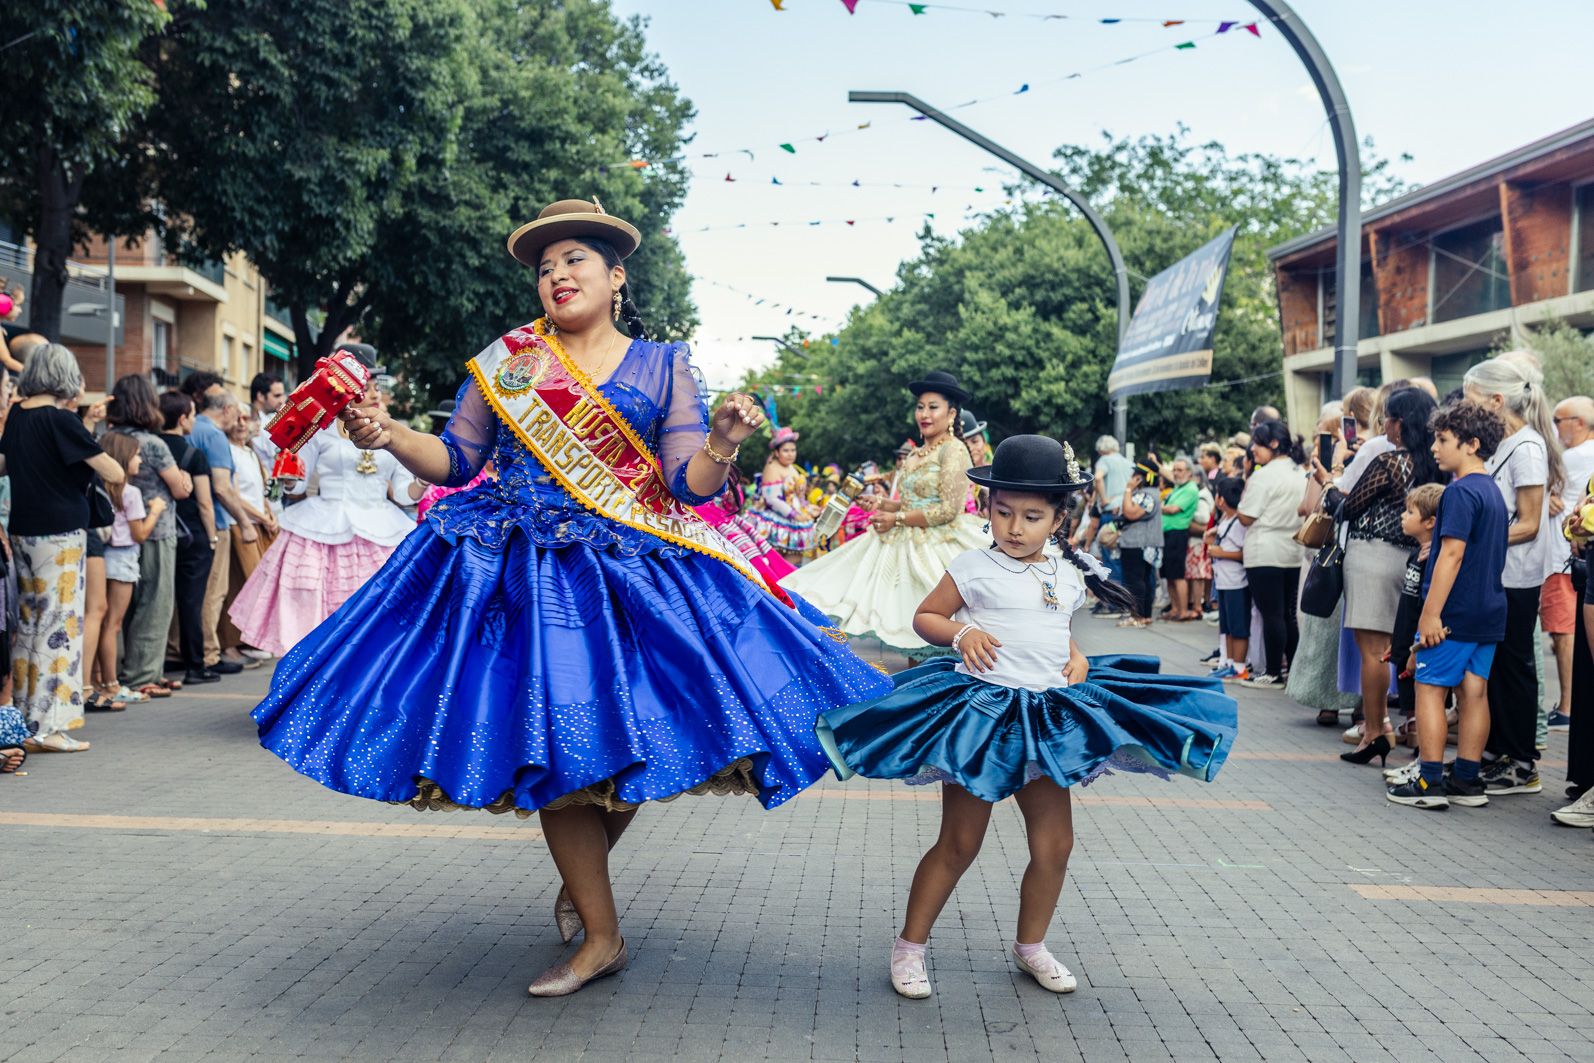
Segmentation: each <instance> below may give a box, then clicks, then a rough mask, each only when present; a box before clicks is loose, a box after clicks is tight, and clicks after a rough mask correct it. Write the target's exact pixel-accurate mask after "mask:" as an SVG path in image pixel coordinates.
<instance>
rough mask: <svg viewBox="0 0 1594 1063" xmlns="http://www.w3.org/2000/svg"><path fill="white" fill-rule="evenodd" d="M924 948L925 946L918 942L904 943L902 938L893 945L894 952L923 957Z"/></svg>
mask: <svg viewBox="0 0 1594 1063" xmlns="http://www.w3.org/2000/svg"><path fill="white" fill-rule="evenodd" d="M924 948H925V946H924V945H922V944H919V943H918V942H914V941H904V940H903V939H902V938H897V940H896V941H894V942H893V943H892V945H891V951H892V952H907V953H912V954H914V955H923V954H924Z"/></svg>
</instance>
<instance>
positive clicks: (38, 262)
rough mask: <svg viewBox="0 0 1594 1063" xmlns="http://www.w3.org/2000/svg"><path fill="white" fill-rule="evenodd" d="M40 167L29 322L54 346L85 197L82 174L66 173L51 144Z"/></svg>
mask: <svg viewBox="0 0 1594 1063" xmlns="http://www.w3.org/2000/svg"><path fill="white" fill-rule="evenodd" d="M38 168H39V218H38V224H37V225H36V226H35V227H34V232H33V241H34V244H35V251H34V257H33V292H32V293H31V296H30V300H29V306H30V309H29V312H28V323H29V327H31V328H32V329H33V331H35V332H38V333H41V334H42V335H43V336H45V337H46V338H47V339H49V340H50V342H51V343H59V342H60V340H61V302H62V299H63V295H64V293H65V291H66V281H67V272H66V262H67V259H68V258H69V257H70V256H71V254H72V217H73V215H75V214H76V213H77V205H78V199H79V198H80V197H81V196H82V194H83V175H82V174H77V175H75V176H74V175H72V174H69V173H67V172H66V168H65V167H64V166H63V165H62V163H61V161H60V159H58V158H57V157H56V154H55V150H54V149H53V148H51V147H49V146H48V145H46V146H44V147H42V148H40V149H39V156H38Z"/></svg>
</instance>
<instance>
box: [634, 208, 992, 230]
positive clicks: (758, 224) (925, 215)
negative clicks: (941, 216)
mask: <svg viewBox="0 0 1594 1063" xmlns="http://www.w3.org/2000/svg"><path fill="white" fill-rule="evenodd" d="M974 213H975V208H974V204H972V203H970V204H969V205H967V206H966V207H964V208H963V214H962V219H963V220H965V221H966V220H968V219H969V218H971V217H972V216H973V215H974ZM935 217H936V215H935V212H934V211H929V210H926V211H919V212H916V213H904V214H883V215H879V216H876V217H872V218H815V219H811V220H803V219H795V220H793V219H788V220H785V221H744V222H735V223H728V224H725V225H702V226H698V227H696V228H692V229H673V228H666V229H665V230H664V235H666V236H681V235H684V234H690V233H718V232H730V231H732V230H736V229H780V228H786V229H817V228H820V227H822V226H837V225H840V226H844V227H846V228H849V229H852V228H856V227H858V226H859V225H868V224H885V225H891V224H894V223H895V222H896V221H897V220H898V219H901V220H903V221H917V220H919V219H923V220H925V221H934V220H935Z"/></svg>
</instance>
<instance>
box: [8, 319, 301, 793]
mask: <svg viewBox="0 0 1594 1063" xmlns="http://www.w3.org/2000/svg"><path fill="white" fill-rule="evenodd" d="M7 339H8V342H7V346H6V348H5V350H4V351H3V353H0V461H3V463H4V464H3V469H0V472H3V474H4V475H3V477H0V563H3V565H4V576H5V578H3V579H0V596H3V597H4V599H5V600H4V602H3V608H0V622H3V625H4V631H3V632H0V657H3V661H0V664H3V665H4V669H3V673H0V674H3V675H4V676H5V678H4V681H3V684H4V685H3V686H0V771H7V772H9V771H15V770H16V769H17V768H18V767H20V766H21V764H22V761H23V759H24V756H25V754H26V753H30V752H31V753H44V752H49V753H77V752H85V751H87V750H89V748H90V742H89V741H87V740H85V739H83V738H80V737H78V736H77V735H76V734H75V732H77V731H79V729H81V728H82V727H83V726H84V724H85V714H86V713H90V714H92V713H113V712H124V711H126V710H127V709H128V708H129V706H132V705H135V704H138V703H141V702H147V701H151V700H155V699H166V698H171V697H173V696H174V695H176V694H177V693H178V692H179V691H181V690H183V689H185V688H187V687H190V686H197V685H205V684H211V683H216V682H219V681H221V680H222V678H223V677H225V676H229V675H235V674H237V673H240V672H242V671H245V670H248V669H256V668H259V667H260V666H261V665H262V663H263V662H265V661H268V660H270V659H271V654H269V653H267V652H266V651H264V650H261V649H259V648H256V647H254V646H251V645H249V644H247V643H246V642H245V641H244V640H243V639H242V637H241V636H240V634H239V632H238V630H237V629H236V628H235V627H234V626H233V625H232V623H231V621H230V620H229V619H228V617H227V607H228V606H229V604H230V603H231V601H232V599H233V598H234V597H235V596H236V595H237V594H238V592H239V590H240V588H241V587H242V585H243V583H244V581H245V580H247V579H248V577H249V575H250V574H251V573H252V572H253V571H254V568H255V566H256V565H258V564H259V562H260V558H261V555H262V553H263V552H264V550H265V548H266V546H267V545H268V544H269V543H270V542H271V540H272V539H273V538H274V537H275V535H276V533H277V528H278V526H277V517H278V514H280V512H281V510H282V492H283V489H284V487H285V486H286V487H288V488H292V487H293V486H295V485H294V484H293V483H292V482H291V481H290V482H286V483H285V482H284V481H280V480H273V479H272V477H271V475H270V468H271V463H272V461H273V459H274V457H275V447H274V446H273V445H272V443H271V441H270V439H269V438H268V437H267V436H266V435H265V433H264V431H263V428H262V425H263V423H264V422H265V421H266V420H268V419H269V418H270V417H271V415H272V414H274V413H275V412H276V411H277V410H278V409H279V408H280V407H281V405H282V403H283V401H284V398H285V391H284V387H283V384H282V381H281V380H280V379H279V378H277V377H276V376H274V375H272V374H269V373H262V374H260V375H258V376H256V377H255V378H254V380H253V381H252V382H251V384H250V389H249V391H250V401H249V403H248V404H247V405H245V404H244V403H242V402H241V401H239V399H238V398H237V397H235V396H234V394H233V393H232V392H231V391H229V390H228V388H227V387H226V386H225V384H224V383H223V381H222V380H221V378H220V377H218V376H216V375H215V374H213V373H207V372H197V373H194V374H192V375H190V376H188V377H187V378H186V379H184V380H183V382H182V386H181V387H180V388H179V389H174V390H170V391H166V392H164V393H158V392H157V391H156V389H155V387H154V386H153V385H152V384H151V383H150V378H149V377H147V376H143V375H129V376H124V377H122V378H121V379H119V380H117V381H116V382H115V384H114V385H113V387H112V389H111V391H110V393H109V394H108V395H105V396H97V395H86V394H85V392H84V385H83V377H82V374H81V371H80V370H79V367H78V363H77V359H76V357H75V356H74V355H73V354H72V352H71V351H70V350H69V349H67V348H66V347H64V346H61V345H58V344H52V343H48V342H46V341H45V340H44V339H43V338H42V337H39V336H36V335H18V336H8V338H7Z"/></svg>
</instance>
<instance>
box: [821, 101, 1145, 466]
mask: <svg viewBox="0 0 1594 1063" xmlns="http://www.w3.org/2000/svg"><path fill="white" fill-rule="evenodd" d="M847 101H848V102H849V103H901V104H906V105H907V106H909V107H911V108H913V109H914V110H915V111H918V112H919V113H920V114H922V115H924V116H925V117H926V118H928V119H930V121H932V122H935V123H937V124H939V125H941V126H944V127H945V128H947V129H950V130H951V131H952V132H954V133H956V134H957V135H958V136H960V137H962V138H963V139H964V140H967V141H968V142H969V143H971V144H973V145H974V146H976V147H978V148H983V149H984V150H985V151H988V152H990V153H991V154H992V155H995V156H996V157H997V158H998V159H1001V160H1002V161H1003V162H1005V163H1007V164H1008V165H1009V166H1012V167H1014V168H1015V169H1017V170H1019V171H1020V172H1022V173H1024V174H1027V175H1028V176H1030V177H1032V178H1034V179H1035V180H1037V181H1039V182H1040V183H1041V184H1043V185H1045V186H1046V187H1047V188H1050V189H1051V190H1052V191H1053V192H1056V193H1057V194H1058V195H1060V196H1063V197H1064V198H1066V199H1067V200H1068V201H1069V202H1070V203H1072V204H1073V205H1074V206H1076V207H1078V208H1079V211H1080V213H1081V214H1083V215H1084V216H1085V220H1086V221H1088V222H1090V227H1091V228H1092V229H1094V230H1096V235H1097V236H1099V237H1100V238H1101V242H1102V246H1104V247H1105V248H1106V249H1107V258H1108V260H1109V261H1111V263H1112V271H1113V276H1114V277H1116V278H1117V281H1118V346H1119V347H1120V348H1122V347H1123V341H1124V334H1125V333H1126V332H1128V331H1129V315H1130V312H1131V307H1130V305H1129V270H1128V268H1127V267H1126V266H1125V265H1124V256H1123V253H1122V252H1120V251H1119V250H1118V241H1116V240H1114V239H1113V235H1112V230H1111V229H1109V228H1107V223H1106V222H1105V221H1103V220H1102V218H1101V215H1099V214H1097V213H1096V212H1095V211H1094V210H1092V209H1091V206H1090V203H1089V202H1087V201H1086V200H1085V198H1084V197H1083V196H1081V195H1079V194H1078V193H1077V192H1075V191H1074V190H1073V189H1071V188H1069V187H1068V186H1067V185H1065V184H1063V182H1062V181H1060V180H1059V179H1058V178H1057V175H1056V174H1053V173H1051V172H1050V171H1048V170H1044V169H1042V168H1041V167H1039V166H1036V165H1035V164H1034V163H1032V162H1030V161H1029V160H1028V159H1024V158H1021V157H1019V156H1017V155H1015V154H1013V153H1012V152H1011V151H1008V150H1007V149H1006V148H1004V147H1002V145H1000V144H998V143H996V142H995V141H994V140H991V139H989V138H988V137H984V136H981V135H980V134H979V133H976V132H975V131H974V130H972V129H970V128H969V127H968V126H966V125H964V124H963V123H962V122H959V121H957V120H956V119H954V118H949V117H947V116H946V115H944V114H942V113H941V112H940V111H938V110H936V109H935V108H934V107H931V106H930V105H929V104H927V103H925V102H924V101H923V100H921V99H919V98H918V97H917V96H914V95H912V94H910V93H906V92H859V91H853V92H849V93H847ZM1127 422H1128V404H1127V403H1126V402H1125V401H1124V400H1123V399H1119V400H1117V401H1116V402H1114V403H1113V435H1115V436H1117V437H1118V441H1119V443H1120V444H1127V442H1128V440H1126V439H1125V438H1124V437H1125V435H1126V434H1127V431H1128V424H1127Z"/></svg>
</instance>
